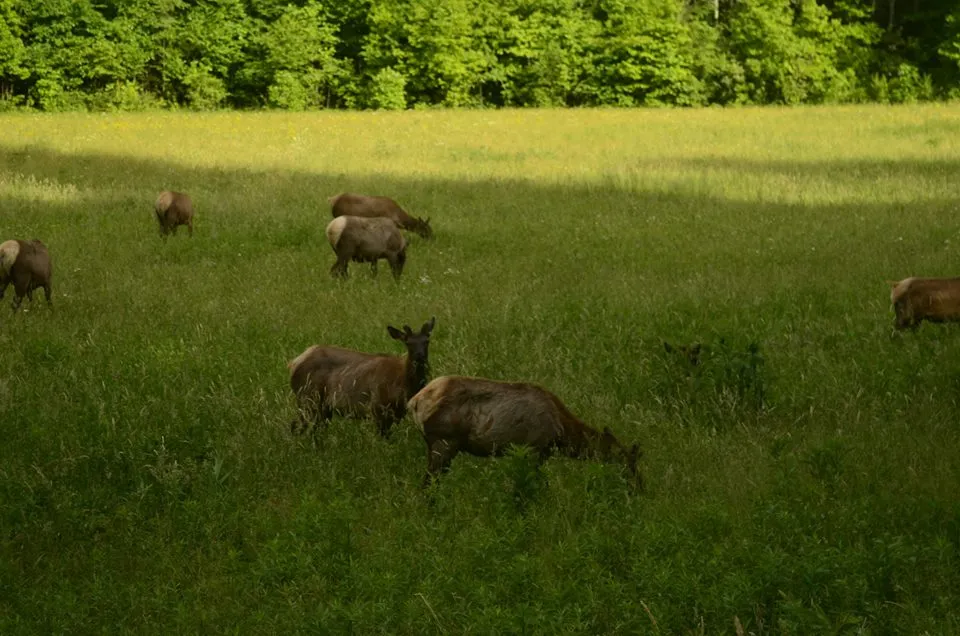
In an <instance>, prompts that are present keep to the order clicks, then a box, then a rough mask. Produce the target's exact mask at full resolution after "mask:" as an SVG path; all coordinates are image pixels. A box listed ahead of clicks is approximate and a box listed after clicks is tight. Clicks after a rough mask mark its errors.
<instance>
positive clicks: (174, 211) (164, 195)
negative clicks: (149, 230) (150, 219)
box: [154, 190, 193, 239]
mask: <svg viewBox="0 0 960 636" xmlns="http://www.w3.org/2000/svg"><path fill="white" fill-rule="evenodd" d="M154 211H155V212H156V214H157V222H158V223H160V236H162V237H163V238H164V239H165V238H167V235H168V234H176V233H177V228H178V227H179V226H181V225H186V226H187V231H188V233H189V235H190V236H193V201H191V200H190V197H189V196H188V195H186V194H184V193H183V192H173V191H170V190H166V191H164V192H161V193H160V196H158V197H157V202H156V203H155V204H154Z"/></svg>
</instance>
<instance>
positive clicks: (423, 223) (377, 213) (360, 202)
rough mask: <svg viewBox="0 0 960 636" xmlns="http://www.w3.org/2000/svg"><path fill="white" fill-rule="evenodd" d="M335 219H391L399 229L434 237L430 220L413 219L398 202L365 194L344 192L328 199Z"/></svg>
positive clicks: (427, 237)
mask: <svg viewBox="0 0 960 636" xmlns="http://www.w3.org/2000/svg"><path fill="white" fill-rule="evenodd" d="M327 203H329V204H330V207H331V212H332V213H333V218H337V217H338V216H362V217H366V218H372V217H383V218H386V219H390V220H391V221H393V222H394V223H396V224H397V225H398V226H399V227H402V228H403V229H405V230H409V231H411V232H414V233H416V234H419V235H420V236H422V237H423V238H425V239H429V238H432V237H433V230H432V229H431V228H430V219H421V218H419V217H416V218H414V217H412V216H410V215H409V214H407V213H406V211H404V209H403V208H401V207H400V206H399V205H397V202H396V201H394V200H393V199H390V198H388V197H374V196H367V195H365V194H353V193H352V192H344V193H342V194H338V195H336V196H332V197H330V198H329V199H327Z"/></svg>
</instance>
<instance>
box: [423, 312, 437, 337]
mask: <svg viewBox="0 0 960 636" xmlns="http://www.w3.org/2000/svg"><path fill="white" fill-rule="evenodd" d="M435 324H437V317H436V316H434V317H433V318H431V319H430V322H427V323H424V325H423V326H422V327H420V335H422V336H428V335H430V332H431V331H433V326H434V325H435Z"/></svg>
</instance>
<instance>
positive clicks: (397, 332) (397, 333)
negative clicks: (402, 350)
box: [387, 325, 406, 340]
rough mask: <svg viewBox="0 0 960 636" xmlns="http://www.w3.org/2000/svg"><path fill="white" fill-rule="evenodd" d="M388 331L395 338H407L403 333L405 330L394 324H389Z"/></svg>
mask: <svg viewBox="0 0 960 636" xmlns="http://www.w3.org/2000/svg"><path fill="white" fill-rule="evenodd" d="M387 331H389V332H390V337H391V338H393V339H394V340H406V336H404V335H403V332H402V331H400V330H399V329H397V328H396V327H394V326H392V325H387Z"/></svg>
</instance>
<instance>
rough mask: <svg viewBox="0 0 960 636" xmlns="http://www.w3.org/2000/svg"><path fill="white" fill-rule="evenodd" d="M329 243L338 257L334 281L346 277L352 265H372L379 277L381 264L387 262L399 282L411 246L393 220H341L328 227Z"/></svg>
mask: <svg viewBox="0 0 960 636" xmlns="http://www.w3.org/2000/svg"><path fill="white" fill-rule="evenodd" d="M327 240H328V241H329V242H330V247H332V248H333V251H334V252H335V253H336V255H337V260H336V262H335V263H334V264H333V267H331V268H330V274H331V275H332V276H334V277H336V276H340V277H346V276H347V264H348V263H349V262H350V261H357V262H359V263H371V264H372V265H373V273H374V274H376V273H377V261H378V260H380V259H381V258H383V259H386V260H387V262H389V263H390V269H391V270H393V277H394V278H396V279H399V278H400V274H401V273H403V266H404V264H405V263H406V262H407V242H406V240H404V238H403V234H401V233H400V230H399V228H397V225H396V224H395V223H394V222H393V221H391V220H390V219H383V218H375V219H367V218H363V217H359V216H339V217H337V218H335V219H334V220H332V221H330V224H329V225H327Z"/></svg>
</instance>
